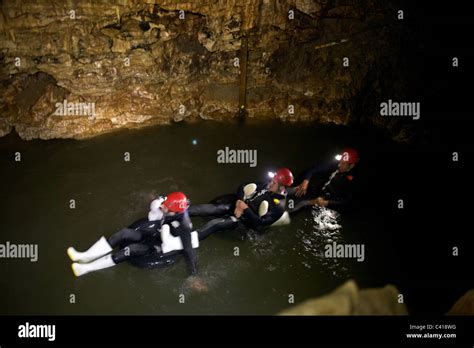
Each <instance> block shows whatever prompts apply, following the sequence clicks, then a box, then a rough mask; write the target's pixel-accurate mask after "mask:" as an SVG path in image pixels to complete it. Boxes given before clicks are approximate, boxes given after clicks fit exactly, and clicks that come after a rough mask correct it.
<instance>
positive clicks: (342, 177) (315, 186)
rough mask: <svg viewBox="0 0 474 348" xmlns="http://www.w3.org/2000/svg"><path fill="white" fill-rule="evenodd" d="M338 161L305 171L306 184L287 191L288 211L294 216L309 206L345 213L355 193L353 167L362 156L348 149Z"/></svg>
mask: <svg viewBox="0 0 474 348" xmlns="http://www.w3.org/2000/svg"><path fill="white" fill-rule="evenodd" d="M335 159H336V161H331V162H330V163H327V164H322V165H315V166H313V167H311V168H310V169H308V170H306V171H305V172H304V173H303V175H302V178H303V181H302V182H301V183H300V184H299V185H298V186H295V187H292V188H290V189H288V203H289V204H288V207H287V209H288V211H289V212H290V213H294V212H296V211H298V210H301V209H302V208H304V207H307V206H320V207H327V208H329V209H334V210H344V209H347V208H348V207H349V205H350V202H351V200H352V197H353V191H354V180H355V179H354V167H355V166H356V165H357V163H358V162H359V153H358V152H357V150H355V149H352V148H345V149H344V150H343V151H342V152H341V153H340V154H338V155H337V156H336V158H335Z"/></svg>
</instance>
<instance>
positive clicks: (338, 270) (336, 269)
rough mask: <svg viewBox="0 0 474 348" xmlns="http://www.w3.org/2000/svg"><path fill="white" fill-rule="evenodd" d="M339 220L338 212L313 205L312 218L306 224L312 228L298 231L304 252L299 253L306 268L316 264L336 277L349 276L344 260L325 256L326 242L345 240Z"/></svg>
mask: <svg viewBox="0 0 474 348" xmlns="http://www.w3.org/2000/svg"><path fill="white" fill-rule="evenodd" d="M339 221H340V214H339V213H338V212H336V211H334V210H331V209H328V208H325V207H313V209H312V210H311V218H308V219H306V221H305V225H311V226H310V228H304V229H298V230H297V231H296V235H297V237H298V240H299V241H300V242H301V246H302V252H301V253H299V254H300V256H302V258H303V261H302V264H303V265H304V266H305V267H306V268H313V266H314V267H317V268H320V269H324V270H327V271H329V272H330V273H332V275H333V276H335V277H338V278H345V277H347V268H346V267H345V265H344V261H343V260H341V259H337V258H326V257H325V256H324V251H325V250H324V248H325V245H326V244H329V243H333V242H336V243H342V242H343V236H342V226H341V225H340V223H339Z"/></svg>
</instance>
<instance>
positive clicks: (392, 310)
mask: <svg viewBox="0 0 474 348" xmlns="http://www.w3.org/2000/svg"><path fill="white" fill-rule="evenodd" d="M398 295H399V291H398V289H397V288H396V287H395V286H393V285H391V284H388V285H385V286H384V287H383V288H369V289H359V287H358V286H357V284H356V282H355V281H354V280H349V281H347V282H345V283H344V284H343V285H341V286H340V287H338V288H337V289H335V290H334V291H332V292H331V293H330V294H328V295H324V296H321V297H318V298H315V299H310V300H306V301H304V302H303V303H301V304H299V305H296V306H293V307H291V308H289V309H286V310H284V311H282V312H281V313H279V314H280V315H408V311H407V308H406V306H405V304H403V303H399V302H398Z"/></svg>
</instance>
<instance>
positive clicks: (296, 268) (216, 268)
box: [0, 122, 397, 314]
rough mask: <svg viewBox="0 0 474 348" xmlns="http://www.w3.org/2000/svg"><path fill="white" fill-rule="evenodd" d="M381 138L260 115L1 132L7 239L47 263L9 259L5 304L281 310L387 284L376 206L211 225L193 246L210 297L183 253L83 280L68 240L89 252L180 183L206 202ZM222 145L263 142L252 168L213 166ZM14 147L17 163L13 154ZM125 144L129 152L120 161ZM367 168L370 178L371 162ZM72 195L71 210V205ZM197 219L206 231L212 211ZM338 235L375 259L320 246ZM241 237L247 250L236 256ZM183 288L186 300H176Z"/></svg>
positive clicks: (1, 270)
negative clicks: (263, 222) (340, 255)
mask: <svg viewBox="0 0 474 348" xmlns="http://www.w3.org/2000/svg"><path fill="white" fill-rule="evenodd" d="M193 139H195V140H197V144H196V145H193ZM381 141H385V140H383V138H380V137H378V136H370V137H369V136H367V134H365V133H363V132H362V133H360V132H359V133H356V132H351V131H349V130H348V129H346V128H342V127H336V126H309V125H306V124H303V125H301V124H300V125H291V124H284V125H283V124H279V123H263V124H256V125H247V126H246V127H245V128H244V127H241V126H238V125H229V124H218V123H210V122H206V123H199V124H193V125H186V124H178V125H173V126H162V127H154V128H147V129H144V130H136V131H121V132H117V133H113V134H109V135H105V136H100V137H97V138H93V139H91V140H84V141H75V140H53V141H40V140H35V141H30V142H24V141H21V140H20V139H19V138H18V137H17V136H16V135H13V134H11V135H9V136H7V137H4V138H2V139H0V151H1V159H0V161H1V162H0V165H1V172H2V183H3V184H2V190H1V201H2V203H1V210H0V221H1V232H0V233H1V234H0V243H5V242H6V241H10V242H11V243H18V244H21V243H35V244H38V247H39V260H38V261H37V262H35V263H34V262H29V261H28V260H24V259H0V274H1V276H0V288H1V293H2V296H1V297H2V300H1V307H0V314H274V313H277V312H278V311H280V310H282V309H285V308H287V307H288V306H289V304H288V295H289V294H293V295H294V298H295V303H299V302H301V301H303V300H305V299H307V298H310V297H314V296H318V295H322V294H325V293H326V292H328V291H330V290H332V289H333V288H335V287H336V286H338V285H340V284H341V283H343V282H344V281H345V280H347V279H349V278H355V279H356V280H357V281H358V282H359V283H360V284H361V285H363V286H379V285H382V284H384V283H385V282H386V281H387V280H388V279H387V278H388V275H387V274H388V273H390V274H392V273H391V271H390V270H392V269H393V268H396V267H397V266H396V264H397V256H396V254H394V253H395V252H394V251H393V250H392V249H391V247H390V245H389V243H390V241H389V238H388V239H387V238H386V237H383V238H377V239H376V240H375V241H374V240H373V236H377V235H380V233H381V231H383V230H384V229H385V228H386V227H387V225H389V224H390V221H389V220H387V219H384V216H383V215H382V214H380V212H378V211H377V207H376V206H375V207H370V206H365V207H362V208H361V210H358V212H357V213H352V214H349V215H345V216H338V217H326V219H329V220H326V222H330V224H326V225H325V227H324V228H323V229H321V226H319V225H318V223H317V222H316V221H315V220H314V216H313V214H312V212H311V211H306V212H303V213H301V214H299V215H297V216H295V217H294V218H293V220H292V223H291V225H289V226H284V227H276V228H272V229H271V230H269V231H268V232H267V233H265V234H263V235H257V234H254V233H247V234H244V235H242V234H241V233H237V232H225V233H222V234H214V235H212V236H211V237H209V238H208V239H206V240H205V241H203V242H202V243H201V246H200V248H199V249H198V257H199V268H200V273H201V276H202V278H203V279H204V280H205V281H206V282H207V284H208V285H209V288H210V290H209V292H208V293H206V294H196V293H192V292H190V291H189V290H188V289H187V288H186V287H185V282H184V281H185V278H186V276H187V273H186V268H185V263H184V262H183V261H181V262H179V263H178V264H176V265H174V266H172V267H169V268H166V269H156V270H143V269H137V268H134V267H132V266H130V265H129V264H122V265H119V266H117V267H114V268H111V269H107V270H103V271H99V272H96V273H92V274H88V275H85V276H83V277H81V278H75V277H74V276H73V274H72V272H71V269H70V261H69V258H68V257H67V255H66V248H67V247H68V246H71V245H73V246H75V247H76V248H78V249H79V250H83V249H86V248H87V247H89V246H90V244H91V243H92V242H95V241H96V240H97V239H98V238H99V237H100V236H102V235H105V236H109V235H111V234H112V233H114V232H116V231H117V230H119V229H121V228H122V227H124V226H126V225H128V224H130V223H131V222H132V221H134V220H136V219H138V218H140V217H143V216H145V215H146V213H147V211H148V205H149V202H150V198H151V195H153V194H158V193H166V192H170V191H174V190H181V191H184V192H186V193H187V195H188V197H189V198H190V199H191V201H192V203H204V202H208V201H209V200H211V199H212V198H214V197H216V196H218V195H220V194H223V193H229V192H233V191H235V189H236V187H237V186H238V185H239V184H240V183H242V182H245V181H250V180H262V179H264V178H265V176H266V173H267V172H268V171H269V170H271V169H275V168H277V167H279V166H288V167H290V168H292V169H293V171H294V172H295V173H297V172H300V171H301V170H303V169H305V168H306V167H308V166H310V165H311V164H312V163H314V162H315V161H317V160H322V159H327V158H332V157H333V156H334V154H335V151H336V150H338V149H340V148H341V147H342V146H344V145H346V144H350V145H356V146H358V147H359V148H360V149H361V150H362V151H363V150H364V149H368V148H372V149H374V151H373V152H376V148H377V146H378V145H379V144H380V143H381ZM385 142H388V141H385ZM226 146H228V147H230V148H233V149H256V150H257V151H258V158H257V159H258V165H257V167H255V168H251V167H250V166H249V165H248V164H219V163H217V161H216V158H217V156H216V153H217V150H219V149H223V148H225V147H226ZM17 151H19V152H21V155H22V161H21V162H14V153H15V152H17ZM125 152H129V153H130V155H131V160H130V162H125V161H124V153H125ZM371 173H372V174H368V175H366V180H368V181H370V178H371V175H372V177H373V176H375V175H376V170H374V168H372V169H371ZM70 199H74V200H75V201H76V209H69V200H70ZM193 222H194V224H195V227H198V226H200V225H202V224H203V223H204V220H202V219H200V218H194V219H193ZM338 225H339V226H338ZM331 240H332V241H337V242H341V243H344V242H347V243H366V261H365V262H362V263H359V262H356V261H355V260H341V259H339V260H337V259H324V258H322V257H321V256H320V255H319V254H320V252H321V251H322V250H323V243H326V242H328V241H331ZM374 245H375V246H376V247H374ZM235 247H238V248H239V249H240V256H234V248H235ZM390 280H393V279H390ZM395 281H396V279H395ZM182 293H183V294H185V300H186V301H185V303H184V304H182V303H179V301H178V299H179V295H180V294H182ZM71 294H73V295H74V296H75V303H74V304H71V303H70V296H71Z"/></svg>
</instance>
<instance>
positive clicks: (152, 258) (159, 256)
mask: <svg viewBox="0 0 474 348" xmlns="http://www.w3.org/2000/svg"><path fill="white" fill-rule="evenodd" d="M145 223H148V219H147V218H142V219H140V220H137V221H135V222H134V223H132V224H131V225H130V226H128V228H132V229H137V228H139V227H140V226H142V225H143V224H145ZM120 247H122V246H120ZM124 247H125V246H124ZM181 256H182V253H180V252H179V251H171V252H169V253H166V254H163V253H162V252H158V251H156V250H155V251H154V252H152V253H150V254H147V255H143V256H138V257H132V258H130V259H129V260H128V261H127V262H128V263H129V264H131V265H132V266H134V267H138V268H145V269H151V268H162V267H166V266H170V265H173V264H175V263H176V262H177V261H178V260H179V259H180V258H181Z"/></svg>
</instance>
